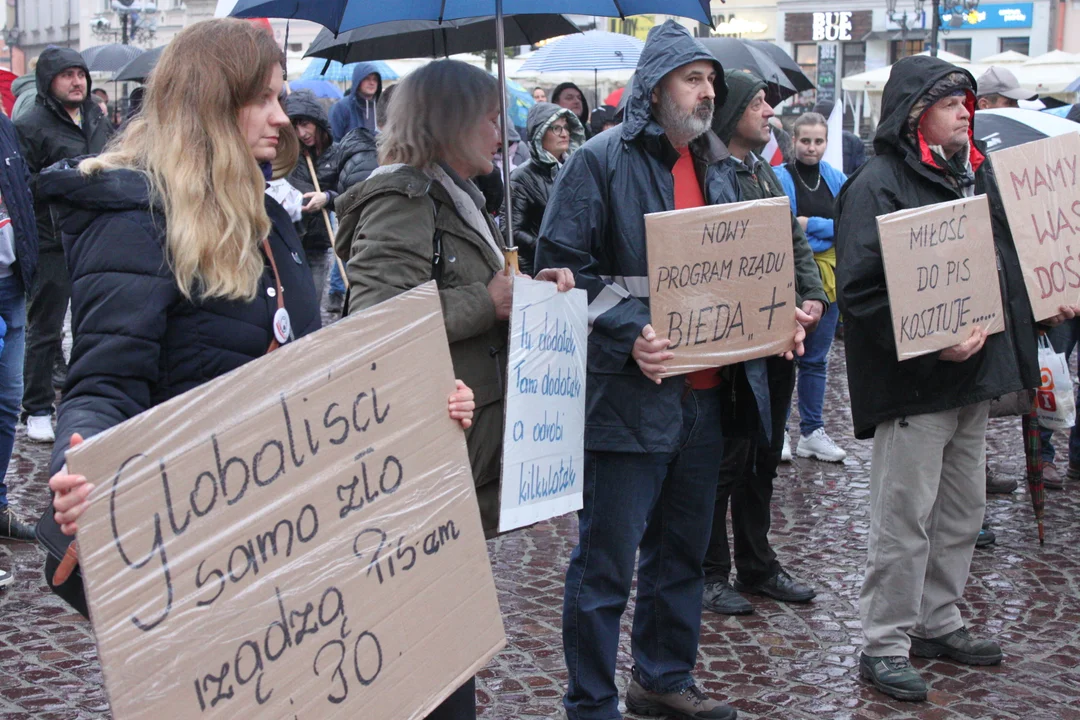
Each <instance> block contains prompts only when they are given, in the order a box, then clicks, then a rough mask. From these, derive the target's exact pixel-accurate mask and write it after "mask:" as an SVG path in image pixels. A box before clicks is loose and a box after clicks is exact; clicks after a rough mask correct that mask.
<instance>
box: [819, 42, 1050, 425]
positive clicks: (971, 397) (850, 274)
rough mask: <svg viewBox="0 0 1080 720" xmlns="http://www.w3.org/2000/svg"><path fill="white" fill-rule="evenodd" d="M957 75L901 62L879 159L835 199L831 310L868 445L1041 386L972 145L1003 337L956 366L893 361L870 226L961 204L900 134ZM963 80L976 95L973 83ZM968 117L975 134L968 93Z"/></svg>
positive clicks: (986, 170) (889, 88) (1024, 302)
mask: <svg viewBox="0 0 1080 720" xmlns="http://www.w3.org/2000/svg"><path fill="white" fill-rule="evenodd" d="M955 72H964V73H967V71H966V70H960V69H959V68H957V67H956V66H954V65H951V64H949V63H947V62H945V61H944V60H941V59H939V58H934V57H929V56H915V57H909V58H904V59H902V60H900V62H898V63H897V64H896V65H894V66H893V71H892V75H891V76H890V77H889V82H888V83H887V84H886V86H885V92H884V93H883V95H882V102H881V117H882V122H881V125H879V126H878V129H877V134H876V136H875V137H874V150H875V153H876V155H875V157H873V158H871V159H870V160H868V161H867V163H866V164H865V165H863V166H862V167H861V168H859V170H858V171H856V173H855V174H854V175H852V176H851V178H850V179H849V180H848V182H847V183H846V184H845V185H844V187H843V189H842V190H841V192H840V196H839V198H837V224H836V252H837V258H836V282H837V301H838V302H839V304H840V312H841V313H842V314H843V316H844V345H845V348H846V351H847V374H848V386H849V388H850V394H851V416H852V420H853V422H854V425H855V437H857V438H860V439H865V438H869V437H872V436H873V435H874V428H875V427H876V426H877V425H879V424H881V423H883V422H886V421H889V420H893V419H896V418H900V417H906V416H909V415H921V414H926V413H935V412H942V411H945V410H951V409H954V408H959V407H964V406H966V405H972V404H974V403H978V402H982V401H984V400H990V399H992V398H996V397H1000V396H1002V395H1005V394H1007V393H1010V392H1013V391H1015V390H1020V389H1021V388H1033V387H1037V386H1038V384H1039V363H1038V353H1037V349H1036V348H1037V342H1036V331H1035V322H1034V319H1033V316H1032V312H1031V305H1030V304H1029V301H1028V296H1027V291H1026V289H1025V287H1024V277H1023V272H1022V271H1021V268H1020V261H1019V259H1018V258H1017V255H1016V248H1015V247H1014V246H1013V239H1012V232H1011V231H1010V230H1009V224H1008V220H1007V219H1006V217H1005V210H1004V208H1003V206H1002V203H1001V194H1000V192H999V191H998V185H997V181H996V180H995V178H994V175H993V170H992V168H991V165H990V162H989V161H987V160H986V159H985V157H984V156H983V152H984V150H985V148H984V147H982V146H981V144H979V143H976V142H975V141H974V140H972V143H973V147H972V151H971V164H972V168H973V169H974V171H975V187H974V191H975V194H976V195H979V194H983V193H985V194H986V195H987V198H988V199H989V201H990V212H991V217H992V221H993V229H994V232H993V238H986V241H987V242H991V241H992V242H993V243H994V251H995V253H996V255H997V261H998V277H997V281H998V283H999V284H1000V286H1001V295H1002V300H1003V303H1004V309H1005V316H1006V317H1005V331H1004V332H1001V333H997V334H994V335H991V336H990V337H989V338H988V339H987V341H986V345H985V346H984V347H983V349H982V350H981V351H980V352H978V353H977V354H976V355H974V356H973V357H971V358H970V359H968V360H967V361H965V362H962V363H954V362H948V361H942V360H939V354H938V353H931V354H928V355H922V356H920V357H917V358H913V359H911V360H905V361H903V362H900V361H898V360H897V359H896V343H895V340H894V336H893V322H892V314H891V312H890V309H889V295H888V291H887V289H886V285H885V270H884V267H883V265H882V260H881V243H880V240H879V238H878V233H877V221H876V219H877V216H879V215H886V214H888V213H891V212H895V211H897V210H904V209H907V208H917V207H922V206H925V205H931V204H934V203H940V202H948V201H951V200H957V199H959V198H960V197H961V193H960V191H959V190H957V189H956V187H954V186H953V185H952V184H950V183H949V182H948V181H947V180H946V176H945V174H944V172H943V171H942V170H941V169H940V168H938V167H937V166H936V165H935V164H934V161H933V159H932V158H931V156H930V153H929V150H928V149H927V148H925V144H924V143H923V142H922V141H920V140H919V139H917V138H912V136H911V134H910V133H909V132H908V131H907V129H906V128H907V124H908V116H909V115H910V114H911V111H912V108H913V106H914V105H915V103H916V102H917V101H918V100H919V98H921V97H923V96H924V95H926V94H927V93H928V91H929V90H930V88H931V87H932V86H933V85H934V84H935V83H937V82H938V81H939V80H941V79H942V78H944V77H945V76H946V75H948V74H950V73H955ZM967 74H968V76H969V79H970V80H971V87H972V88H974V87H975V80H974V78H971V77H970V73H967ZM969 110H971V111H972V113H971V123H972V126H974V122H975V113H974V95H973V94H970V93H969ZM969 135H970V133H969ZM924 158H926V159H925V160H924Z"/></svg>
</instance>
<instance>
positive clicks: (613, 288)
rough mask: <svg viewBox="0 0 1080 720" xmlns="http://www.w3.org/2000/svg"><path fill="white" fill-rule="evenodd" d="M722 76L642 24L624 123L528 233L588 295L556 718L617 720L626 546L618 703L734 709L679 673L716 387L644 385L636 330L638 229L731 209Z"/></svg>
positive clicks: (711, 379) (712, 486)
mask: <svg viewBox="0 0 1080 720" xmlns="http://www.w3.org/2000/svg"><path fill="white" fill-rule="evenodd" d="M722 71H723V70H722V68H721V67H720V66H719V63H717V62H716V60H715V58H713V56H712V55H710V54H709V52H708V51H707V50H705V48H704V47H702V45H701V44H700V43H699V42H697V41H696V40H695V39H694V38H693V37H691V36H690V34H689V32H688V31H687V30H686V28H684V27H683V26H682V25H679V24H678V23H675V22H673V21H670V20H669V21H667V22H665V23H664V24H662V25H658V26H656V27H654V28H652V29H651V30H650V31H649V37H648V40H647V41H646V43H645V48H644V49H643V51H642V53H641V58H640V60H639V61H638V66H637V72H636V74H635V76H634V83H633V86H632V88H630V89H628V90H627V94H629V95H631V97H630V99H629V100H628V101H627V106H626V119H625V122H624V123H623V124H622V125H621V126H620V127H619V128H617V129H616V128H613V129H611V130H609V131H607V132H605V133H602V134H601V135H599V136H597V137H596V138H594V139H593V140H591V141H589V142H587V143H585V145H584V146H582V148H581V149H580V150H578V151H577V152H575V153H574V154H573V155H571V156H570V159H569V160H568V161H567V163H566V165H565V166H564V167H563V169H562V170H561V171H560V172H559V176H558V178H557V179H556V181H555V187H554V188H553V190H552V194H551V198H550V200H549V202H548V210H547V212H546V213H545V215H544V222H543V224H542V226H541V228H540V239H539V242H538V244H537V251H536V268H537V269H541V268H550V267H560V266H563V267H569V268H570V269H572V270H573V271H574V273H575V279H576V283H577V287H579V288H583V289H585V290H586V292H587V293H588V298H589V324H590V332H589V347H588V378H587V382H586V392H587V397H586V421H585V472H584V493H585V500H584V508H583V509H582V511H581V513H580V515H579V524H578V531H579V542H578V546H577V548H576V549H575V550H574V553H573V555H572V556H571V558H570V567H569V569H568V571H567V576H566V597H565V599H564V604H563V648H564V651H565V654H566V665H567V669H568V670H569V687H568V690H567V694H566V697H565V698H564V700H563V704H564V705H565V707H566V711H567V715H568V717H569V718H570V720H585V719H588V720H613V719H615V718H620V717H621V716H620V714H619V706H618V701H619V699H618V693H617V690H616V687H615V680H614V674H615V661H616V655H617V653H618V648H619V621H620V618H621V616H622V613H623V610H624V609H625V608H626V603H627V599H628V598H629V595H630V582H631V579H632V577H633V574H634V560H635V554H636V553H637V552H638V550H639V549H640V560H639V565H638V596H637V606H636V608H637V609H636V610H635V613H634V629H633V642H632V647H633V655H634V664H635V667H634V671H633V676H632V679H631V682H630V686H629V689H628V691H627V695H626V708H627V710H628V711H630V712H633V713H637V714H645V715H665V714H666V715H672V716H676V717H682V718H734V717H735V716H736V713H735V711H734V710H732V709H731V708H730V707H728V706H726V705H723V704H721V703H719V702H717V701H715V700H713V699H711V698H709V697H708V696H706V695H705V694H704V693H702V692H701V691H700V690H699V689H698V688H697V686H696V685H695V684H694V679H693V677H692V676H691V672H692V671H693V669H694V665H695V663H696V661H697V643H698V634H699V632H700V626H701V593H702V586H703V579H704V576H703V573H702V569H701V563H702V561H703V560H704V557H705V548H706V545H707V543H708V538H709V532H710V528H711V522H712V506H713V501H714V498H715V494H716V477H717V473H718V472H719V461H720V456H721V453H722V449H723V448H722V445H723V440H722V438H721V434H720V414H721V403H722V401H723V398H724V397H726V395H727V393H726V391H725V390H724V389H723V388H721V387H720V381H719V380H718V374H717V372H716V371H715V369H714V370H712V371H705V372H703V373H695V374H693V375H689V376H685V377H670V378H666V379H663V380H661V379H660V377H659V375H660V374H661V373H663V372H664V368H663V363H664V362H665V361H666V360H669V359H670V358H671V357H672V355H671V353H669V352H668V351H667V346H668V344H669V341H668V340H667V339H666V338H665V339H659V338H657V335H656V333H655V332H654V331H653V328H652V326H651V325H650V315H649V283H648V262H647V254H646V252H647V251H646V241H645V220H644V215H645V214H646V213H652V212H661V211H670V210H675V209H681V208H690V207H700V206H702V205H706V204H709V205H713V204H724V203H731V202H736V201H738V199H739V192H738V186H737V180H736V178H735V172H734V168H733V167H731V166H730V165H726V164H725V163H724V162H723V161H724V159H725V158H726V157H727V150H726V148H724V146H723V144H722V143H721V142H720V141H719V139H718V138H717V137H716V136H715V135H714V134H713V133H711V132H710V131H709V125H710V123H711V120H712V114H713V109H714V105H715V106H719V105H722V104H723V101H724V96H725V95H726V92H727V90H726V87H725V85H724V81H723V76H722V74H721V73H722ZM714 99H715V102H714ZM796 340H797V341H801V333H797V335H796Z"/></svg>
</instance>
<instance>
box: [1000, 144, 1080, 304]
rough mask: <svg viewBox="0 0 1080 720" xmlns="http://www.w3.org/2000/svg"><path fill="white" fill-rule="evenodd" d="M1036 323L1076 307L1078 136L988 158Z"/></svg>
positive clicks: (1079, 269) (1079, 271)
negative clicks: (1069, 307) (1063, 307)
mask: <svg viewBox="0 0 1080 720" xmlns="http://www.w3.org/2000/svg"><path fill="white" fill-rule="evenodd" d="M990 159H991V161H992V162H993V164H994V174H995V175H996V176H997V181H998V186H999V188H1000V189H1001V199H1002V202H1003V203H1004V205H1005V214H1006V215H1007V216H1008V218H1009V227H1010V228H1011V229H1012V236H1013V243H1014V244H1015V245H1016V253H1017V255H1019V257H1020V266H1021V267H1022V268H1023V270H1024V284H1025V285H1026V286H1027V291H1028V298H1029V299H1030V300H1031V309H1032V311H1033V313H1034V315H1035V319H1036V320H1045V319H1046V318H1048V317H1051V316H1053V315H1057V314H1058V308H1059V307H1060V306H1061V305H1080V177H1078V176H1077V172H1078V171H1080V167H1078V165H1077V161H1078V160H1080V133H1068V134H1066V135H1058V136H1057V137H1049V138H1044V139H1042V140H1036V141H1035V142H1029V143H1024V144H1023V145H1017V146H1015V147H1011V148H1006V149H1004V150H998V151H997V152H995V153H993V154H991V155H990Z"/></svg>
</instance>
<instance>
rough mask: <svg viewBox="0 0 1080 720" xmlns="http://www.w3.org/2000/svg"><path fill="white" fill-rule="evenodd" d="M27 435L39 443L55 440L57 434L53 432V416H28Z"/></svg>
mask: <svg viewBox="0 0 1080 720" xmlns="http://www.w3.org/2000/svg"><path fill="white" fill-rule="evenodd" d="M26 437H28V438H30V439H31V440H33V441H34V442H39V443H51V442H53V441H55V440H56V434H55V433H53V426H52V416H50V415H30V416H28V417H27V418H26Z"/></svg>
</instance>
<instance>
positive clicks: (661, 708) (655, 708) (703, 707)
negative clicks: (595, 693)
mask: <svg viewBox="0 0 1080 720" xmlns="http://www.w3.org/2000/svg"><path fill="white" fill-rule="evenodd" d="M626 710H627V712H632V713H634V714H635V715H644V716H646V717H675V718H685V720H736V718H737V717H738V716H739V714H738V713H737V712H736V711H735V708H733V707H731V706H730V705H724V704H723V703H721V702H719V701H717V700H713V699H712V698H711V697H709V696H708V695H706V694H705V693H703V692H701V690H699V689H698V687H697V685H691V686H690V687H688V688H686V689H685V690H680V691H679V692H670V693H654V692H649V691H648V690H646V689H645V688H643V687H641V685H639V684H638V681H637V680H633V679H632V680H630V687H629V688H627V690H626Z"/></svg>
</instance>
